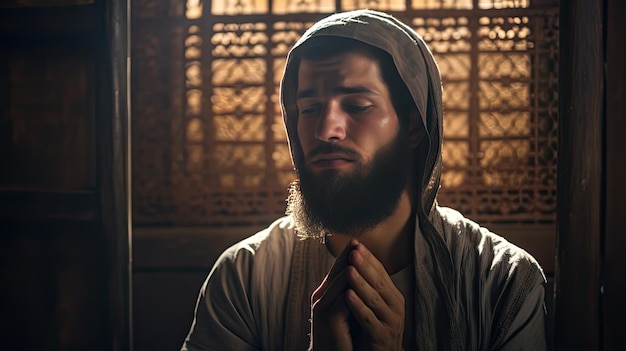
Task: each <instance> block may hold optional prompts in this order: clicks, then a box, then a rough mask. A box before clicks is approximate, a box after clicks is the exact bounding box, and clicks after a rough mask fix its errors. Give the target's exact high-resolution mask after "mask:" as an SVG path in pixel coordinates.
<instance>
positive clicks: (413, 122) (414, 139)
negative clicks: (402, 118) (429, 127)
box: [409, 107, 426, 148]
mask: <svg viewBox="0 0 626 351" xmlns="http://www.w3.org/2000/svg"><path fill="white" fill-rule="evenodd" d="M424 128H425V127H424V125H423V124H422V118H421V117H420V114H419V112H418V111H417V109H416V108H415V107H413V108H412V109H411V112H410V113H409V146H411V148H416V147H417V146H418V145H419V144H420V143H421V142H422V139H424V136H426V130H425V129H424Z"/></svg>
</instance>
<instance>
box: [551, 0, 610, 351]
mask: <svg viewBox="0 0 626 351" xmlns="http://www.w3.org/2000/svg"><path fill="white" fill-rule="evenodd" d="M560 21H561V23H560V53H559V55H560V60H561V61H560V64H559V89H560V90H559V100H560V115H559V154H558V160H559V164H558V187H557V203H558V210H557V263H556V270H555V313H556V315H555V349H556V350H589V351H593V350H600V349H601V344H600V335H601V334H600V333H601V331H600V278H601V275H600V269H601V227H602V224H601V219H602V201H601V200H602V197H601V194H602V132H603V128H602V124H603V98H604V96H603V93H604V91H603V88H604V81H603V65H604V55H603V52H604V50H603V23H602V21H603V6H602V2H599V1H594V0H571V1H562V2H561V10H560Z"/></svg>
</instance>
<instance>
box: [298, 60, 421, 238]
mask: <svg viewBox="0 0 626 351" xmlns="http://www.w3.org/2000/svg"><path fill="white" fill-rule="evenodd" d="M297 106H298V111H299V114H298V126H297V130H298V138H299V140H300V144H301V148H302V150H301V151H302V155H301V156H302V157H300V160H299V162H298V163H299V164H297V165H296V167H297V169H298V174H299V176H300V183H299V184H296V185H295V187H296V188H293V187H292V189H291V195H290V203H289V211H290V212H291V213H293V214H294V215H295V217H296V219H297V220H299V221H301V222H304V226H305V227H307V228H306V230H313V231H318V230H325V231H330V232H334V233H341V234H348V235H359V232H362V231H364V230H367V229H371V228H373V227H375V226H376V225H377V224H379V223H380V222H381V221H382V220H384V219H386V218H387V217H388V216H389V215H391V214H392V213H393V211H394V210H395V207H396V206H397V203H398V199H399V197H400V194H401V192H402V190H404V188H405V186H406V181H407V172H408V169H409V164H410V161H409V160H408V154H409V152H408V149H409V147H408V141H407V136H406V133H405V132H404V131H400V130H399V121H398V116H397V115H396V112H395V109H394V107H393V104H392V102H391V97H390V92H389V88H388V87H387V85H386V84H385V82H384V80H383V79H382V76H381V73H380V68H379V66H378V62H377V61H376V60H375V59H373V58H371V57H370V56H368V55H366V54H364V53H360V52H350V53H346V54H342V55H338V56H335V57H332V58H329V59H325V60H319V61H308V60H303V61H302V62H301V63H300V67H299V71H298V92H297ZM298 185H299V187H298ZM301 224H302V223H301Z"/></svg>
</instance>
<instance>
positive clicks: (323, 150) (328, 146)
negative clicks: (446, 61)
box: [307, 142, 361, 161]
mask: <svg viewBox="0 0 626 351" xmlns="http://www.w3.org/2000/svg"><path fill="white" fill-rule="evenodd" d="M332 153H337V154H344V155H346V156H349V157H350V158H352V159H354V160H357V161H360V160H361V154H359V153H358V152H356V151H354V150H352V149H350V148H347V147H344V146H339V145H337V144H333V143H326V142H323V143H321V144H319V145H318V146H316V147H315V148H313V150H311V151H309V153H308V154H307V158H312V157H315V156H317V155H320V154H332Z"/></svg>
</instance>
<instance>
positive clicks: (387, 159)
mask: <svg viewBox="0 0 626 351" xmlns="http://www.w3.org/2000/svg"><path fill="white" fill-rule="evenodd" d="M408 145H409V143H408V138H407V136H406V133H403V132H402V131H400V132H399V133H398V135H397V136H396V137H395V138H394V139H393V140H392V141H391V142H389V143H388V144H386V145H385V146H383V147H382V148H380V149H379V150H378V151H377V152H376V153H375V154H374V157H373V158H372V160H371V161H369V162H368V163H365V164H363V163H362V162H359V161H360V155H359V154H358V153H356V152H355V151H353V150H350V149H346V148H344V147H341V146H337V145H335V144H331V143H324V144H321V145H320V146H318V147H317V148H316V149H314V150H313V151H312V152H311V154H315V153H319V152H322V153H330V152H339V153H344V154H349V155H351V156H353V157H355V158H356V161H355V165H356V167H355V169H354V170H353V171H352V172H350V173H342V172H340V171H338V170H335V169H329V170H323V171H321V172H318V173H314V172H312V171H311V170H310V169H309V168H308V167H307V166H306V164H305V161H304V157H299V158H298V159H299V161H298V162H297V163H298V164H296V167H297V169H298V175H299V178H300V179H299V180H296V181H295V182H293V183H292V184H291V185H290V187H289V197H288V199H287V214H290V215H292V216H293V218H294V220H295V226H296V228H295V229H296V232H297V233H298V235H299V236H300V237H301V238H318V239H321V240H322V241H323V240H324V239H325V237H326V235H328V234H343V235H348V236H359V235H360V234H361V233H363V232H364V231H366V230H369V229H373V228H375V227H376V226H378V225H379V224H380V223H382V222H383V221H384V220H386V219H387V218H389V216H391V215H392V214H393V213H394V211H395V210H396V208H397V206H398V202H399V200H400V195H401V194H402V191H403V190H404V189H405V187H406V184H407V177H408V174H409V173H408V172H409V170H410V165H411V164H412V162H411V160H410V159H409V154H410V153H409V146H408ZM300 156H303V155H302V153H301V152H300Z"/></svg>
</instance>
